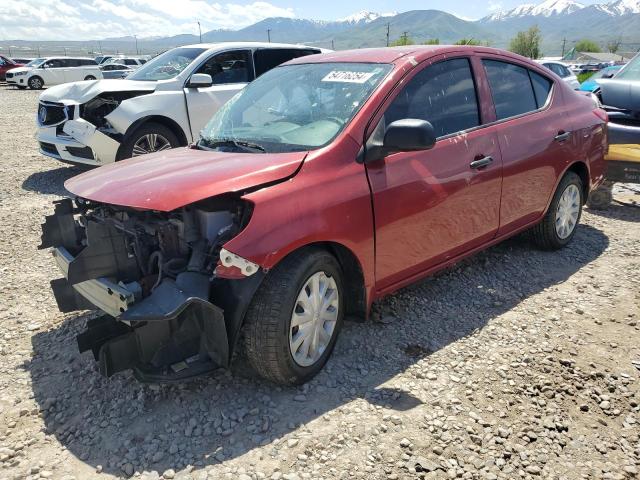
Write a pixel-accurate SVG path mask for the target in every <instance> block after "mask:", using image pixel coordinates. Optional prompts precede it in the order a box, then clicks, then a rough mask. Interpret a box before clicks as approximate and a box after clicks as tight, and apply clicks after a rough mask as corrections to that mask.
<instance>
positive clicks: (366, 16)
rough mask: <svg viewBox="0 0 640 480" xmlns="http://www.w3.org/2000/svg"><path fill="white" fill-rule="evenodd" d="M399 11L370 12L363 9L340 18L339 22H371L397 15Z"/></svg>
mask: <svg viewBox="0 0 640 480" xmlns="http://www.w3.org/2000/svg"><path fill="white" fill-rule="evenodd" d="M397 14H398V12H389V13H377V12H369V11H367V10H362V11H360V12H356V13H354V14H352V15H349V16H348V17H344V18H339V19H338V20H337V21H338V22H344V23H369V22H373V21H374V20H376V19H378V18H380V17H393V16H395V15H397Z"/></svg>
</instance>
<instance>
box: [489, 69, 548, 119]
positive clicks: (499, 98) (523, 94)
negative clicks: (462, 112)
mask: <svg viewBox="0 0 640 480" xmlns="http://www.w3.org/2000/svg"><path fill="white" fill-rule="evenodd" d="M482 63H483V64H484V68H485V70H486V72H487V77H488V79H489V86H490V87H491V95H492V97H493V104H494V106H495V109H496V116H497V118H498V120H502V119H504V118H509V117H515V116H516V115H522V114H523V113H527V112H532V111H534V110H537V109H538V103H537V102H536V96H535V94H534V91H533V86H532V84H531V80H530V78H529V71H528V70H527V69H526V68H524V67H521V66H519V65H514V64H512V63H507V62H500V61H497V60H483V61H482Z"/></svg>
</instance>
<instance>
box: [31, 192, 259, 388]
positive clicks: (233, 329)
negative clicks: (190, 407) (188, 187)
mask: <svg viewBox="0 0 640 480" xmlns="http://www.w3.org/2000/svg"><path fill="white" fill-rule="evenodd" d="M251 212H252V205H251V204H250V203H248V202H245V201H243V200H241V199H240V198H239V197H238V196H234V195H223V196H219V197H215V198H211V199H208V200H205V201H201V202H198V203H196V204H193V205H190V206H188V207H184V208H181V209H179V210H176V211H172V212H158V211H152V210H140V209H133V208H127V207H119V206H113V205H106V204H101V203H96V202H91V201H87V200H83V199H81V198H77V199H76V200H75V201H71V200H69V199H65V200H61V201H59V202H56V207H55V213H54V215H51V216H48V217H47V218H46V221H45V223H44V224H43V227H42V228H43V234H42V244H41V245H40V248H48V247H53V248H54V250H53V254H54V257H55V258H56V262H57V263H58V266H59V267H60V269H61V271H62V272H63V274H64V276H65V278H61V279H57V280H54V281H52V282H51V285H52V289H53V292H54V294H55V297H56V301H57V303H58V307H59V308H60V310H61V311H62V312H71V311H75V310H85V309H96V307H97V308H98V309H100V310H102V311H103V312H104V315H102V316H100V317H98V318H95V319H92V320H90V321H89V322H88V324H87V330H86V331H85V332H83V333H82V334H80V335H79V336H78V346H79V348H80V351H88V350H91V351H92V352H93V354H94V356H95V358H96V360H97V361H98V362H99V368H100V371H101V372H102V373H103V374H104V375H106V376H111V375H113V374H114V373H116V372H119V371H122V370H126V369H129V368H133V369H134V372H135V374H136V376H137V377H138V378H139V379H141V380H151V381H162V380H171V379H180V378H184V377H186V376H191V375H194V374H198V373H202V372H204V371H208V370H211V369H212V368H217V367H221V366H222V367H226V366H227V365H228V363H229V357H230V352H231V351H232V349H233V345H234V343H235V340H236V338H237V335H238V332H239V327H240V324H241V322H242V318H243V315H244V311H245V310H246V307H247V305H248V302H249V300H250V298H251V297H252V295H253V292H255V289H257V286H258V285H259V283H260V281H261V279H262V277H263V274H262V272H261V271H260V268H259V267H258V266H257V265H255V264H252V263H251V262H249V261H247V260H245V259H242V258H240V257H238V256H236V255H234V254H232V253H230V252H227V251H226V250H224V248H223V245H224V244H225V243H226V242H227V241H229V240H230V239H231V238H233V237H234V236H235V235H237V234H238V233H239V232H240V231H241V230H242V229H243V228H244V227H245V226H246V225H247V223H248V221H249V218H250V216H251ZM221 270H223V271H224V275H219V273H220V271H221ZM223 277H224V278H223Z"/></svg>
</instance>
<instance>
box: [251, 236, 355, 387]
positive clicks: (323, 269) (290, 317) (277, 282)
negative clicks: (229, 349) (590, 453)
mask: <svg viewBox="0 0 640 480" xmlns="http://www.w3.org/2000/svg"><path fill="white" fill-rule="evenodd" d="M342 278H343V277H342V270H341V268H340V265H339V264H338V262H337V260H336V259H335V257H334V256H333V255H331V254H330V253H328V252H326V251H324V250H321V249H305V250H301V251H299V252H296V253H294V254H292V255H290V256H288V257H287V258H285V259H284V260H283V261H282V262H281V263H280V264H279V265H278V266H276V267H275V268H274V269H273V270H272V271H271V272H270V273H269V275H268V276H267V277H266V278H265V280H264V283H263V284H262V285H261V286H260V289H259V290H258V292H257V293H256V295H255V297H254V298H253V300H252V302H251V305H250V307H249V310H248V311H247V315H246V324H245V335H244V339H245V350H246V352H247V357H248V359H249V363H250V364H251V366H252V367H253V368H254V370H255V371H256V372H257V373H258V374H259V375H260V376H262V377H264V378H266V379H267V380H271V381H273V382H275V383H280V384H283V385H299V384H302V383H304V382H306V381H308V380H310V379H311V378H312V377H313V376H314V375H316V374H317V373H318V372H319V371H320V370H321V369H322V367H323V366H324V364H325V363H326V362H327V359H328V358H329V356H330V355H331V352H332V351H333V347H334V346H335V343H336V339H337V337H338V332H339V331H340V327H341V326H342V320H343V316H344V288H343V281H342Z"/></svg>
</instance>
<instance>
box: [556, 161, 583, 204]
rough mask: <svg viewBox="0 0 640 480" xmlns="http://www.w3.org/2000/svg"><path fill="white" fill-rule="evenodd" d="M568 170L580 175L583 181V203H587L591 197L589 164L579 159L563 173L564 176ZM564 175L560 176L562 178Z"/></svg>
mask: <svg viewBox="0 0 640 480" xmlns="http://www.w3.org/2000/svg"><path fill="white" fill-rule="evenodd" d="M567 172H574V173H575V174H576V175H578V176H579V177H580V180H581V181H582V194H583V195H582V203H583V204H584V203H586V201H587V198H588V197H589V191H590V190H591V178H590V174H589V167H587V164H586V163H585V162H582V161H577V162H574V163H572V164H571V165H569V168H567V169H566V170H565V172H564V173H563V174H562V177H564V176H565V175H566V174H567ZM562 177H560V179H562ZM556 188H557V187H556Z"/></svg>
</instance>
